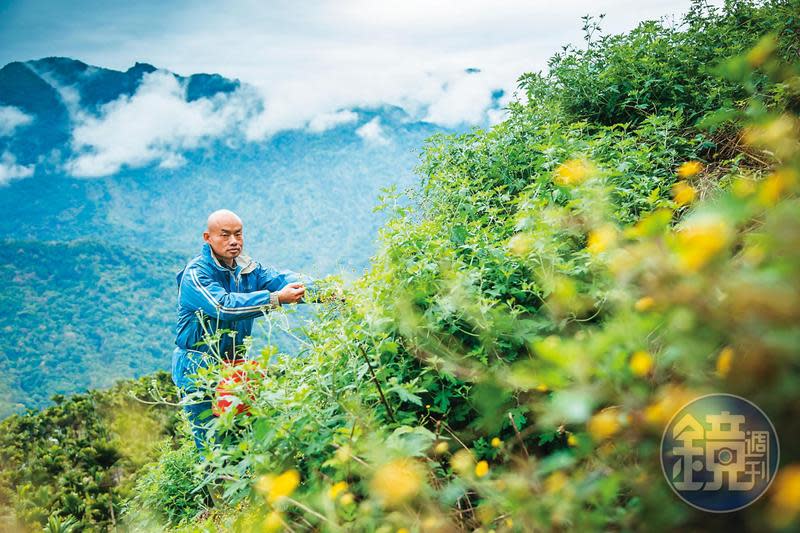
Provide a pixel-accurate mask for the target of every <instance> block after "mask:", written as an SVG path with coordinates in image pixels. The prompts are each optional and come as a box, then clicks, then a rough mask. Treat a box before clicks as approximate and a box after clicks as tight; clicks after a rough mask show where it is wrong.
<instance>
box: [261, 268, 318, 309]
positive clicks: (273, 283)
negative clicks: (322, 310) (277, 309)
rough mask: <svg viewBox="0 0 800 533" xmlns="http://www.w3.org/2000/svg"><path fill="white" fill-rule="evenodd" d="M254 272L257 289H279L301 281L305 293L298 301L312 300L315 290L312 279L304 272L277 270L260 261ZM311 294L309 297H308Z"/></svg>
mask: <svg viewBox="0 0 800 533" xmlns="http://www.w3.org/2000/svg"><path fill="white" fill-rule="evenodd" d="M255 274H256V280H257V284H256V288H257V289H258V290H266V291H271V292H272V291H280V290H282V289H283V288H284V287H286V286H288V285H293V284H297V283H302V284H303V285H304V286H305V289H306V291H307V292H306V295H305V297H304V298H302V299H301V300H300V302H307V301H313V293H314V291H315V286H314V279H313V278H311V277H309V276H306V275H305V274H298V273H297V272H292V271H291V270H283V271H281V272H278V271H277V270H275V269H274V268H272V267H264V266H262V265H261V263H259V264H258V267H257V268H256V270H255ZM309 296H311V298H309Z"/></svg>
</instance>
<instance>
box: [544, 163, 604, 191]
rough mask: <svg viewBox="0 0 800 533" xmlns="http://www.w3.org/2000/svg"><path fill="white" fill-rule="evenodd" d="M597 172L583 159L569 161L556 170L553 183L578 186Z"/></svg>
mask: <svg viewBox="0 0 800 533" xmlns="http://www.w3.org/2000/svg"><path fill="white" fill-rule="evenodd" d="M596 172H597V169H596V168H595V167H594V165H592V164H591V163H590V162H589V161H586V160H585V159H570V160H569V161H565V162H564V163H562V164H561V166H559V167H558V168H557V169H556V175H555V178H554V181H555V182H556V183H557V184H558V185H567V186H571V185H578V184H579V183H583V182H584V181H586V179H587V178H590V177H591V176H592V175H594V174H595V173H596Z"/></svg>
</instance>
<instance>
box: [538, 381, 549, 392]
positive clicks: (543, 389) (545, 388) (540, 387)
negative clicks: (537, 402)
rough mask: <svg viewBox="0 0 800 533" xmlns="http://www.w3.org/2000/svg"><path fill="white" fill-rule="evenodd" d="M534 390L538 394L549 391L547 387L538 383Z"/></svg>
mask: <svg viewBox="0 0 800 533" xmlns="http://www.w3.org/2000/svg"><path fill="white" fill-rule="evenodd" d="M536 390H538V391H539V392H547V391H549V390H550V387H548V386H547V385H545V384H544V383H539V384H538V385H536Z"/></svg>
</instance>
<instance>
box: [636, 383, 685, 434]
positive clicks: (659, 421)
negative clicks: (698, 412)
mask: <svg viewBox="0 0 800 533" xmlns="http://www.w3.org/2000/svg"><path fill="white" fill-rule="evenodd" d="M696 396H697V395H696V394H695V393H694V392H692V391H690V390H687V389H684V388H682V387H676V386H674V385H667V386H666V387H664V388H663V389H661V391H660V394H659V397H658V399H657V400H656V401H655V402H653V403H651V404H650V405H648V406H647V407H646V408H645V410H644V419H645V420H646V421H647V423H648V424H650V425H652V426H653V427H657V428H661V429H662V430H663V427H664V424H666V423H667V422H668V421H669V419H670V418H672V415H674V414H675V412H677V411H678V409H680V408H681V407H683V406H684V405H686V403H687V402H689V401H690V400H692V399H694V398H695V397H696Z"/></svg>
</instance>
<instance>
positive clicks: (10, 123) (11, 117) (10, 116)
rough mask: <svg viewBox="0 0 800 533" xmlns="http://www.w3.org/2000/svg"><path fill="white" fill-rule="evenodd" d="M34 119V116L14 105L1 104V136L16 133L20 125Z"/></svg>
mask: <svg viewBox="0 0 800 533" xmlns="http://www.w3.org/2000/svg"><path fill="white" fill-rule="evenodd" d="M32 121H33V117H32V116H30V115H28V114H26V113H24V112H22V111H21V110H20V109H18V108H16V107H13V106H6V105H0V137H5V136H8V135H11V134H12V133H14V130H15V129H17V128H18V127H20V126H25V125H27V124H30V123H31V122H32Z"/></svg>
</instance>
